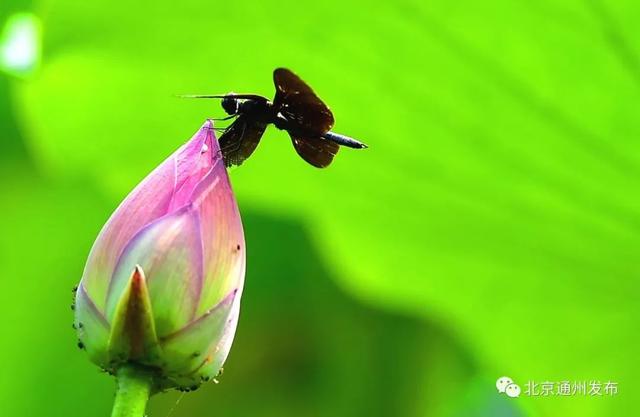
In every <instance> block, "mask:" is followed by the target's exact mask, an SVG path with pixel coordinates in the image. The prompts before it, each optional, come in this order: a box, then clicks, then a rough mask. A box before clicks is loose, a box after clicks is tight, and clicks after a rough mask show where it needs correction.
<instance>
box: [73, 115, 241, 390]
mask: <svg viewBox="0 0 640 417" xmlns="http://www.w3.org/2000/svg"><path fill="white" fill-rule="evenodd" d="M219 153H220V149H219V147H218V142H217V140H216V139H215V137H214V133H213V124H212V123H211V122H210V121H207V122H206V123H205V124H204V125H203V127H202V128H201V129H200V130H199V131H198V132H197V133H196V134H195V135H194V136H193V137H192V138H191V140H189V142H187V143H186V144H185V145H183V146H182V147H181V148H179V149H178V150H177V151H176V152H175V153H174V154H173V155H171V156H170V157H169V158H168V159H167V160H165V161H164V162H163V163H162V164H161V165H160V166H159V167H157V168H156V169H155V170H154V171H153V172H152V173H151V174H149V175H148V176H147V177H146V178H145V179H144V180H143V181H142V182H141V183H140V184H139V185H138V186H137V187H136V188H135V189H134V190H133V191H132V192H131V193H130V194H129V195H128V196H127V198H126V199H125V200H124V201H123V202H122V203H121V204H120V206H119V207H118V208H117V209H116V211H115V213H113V215H112V216H111V218H110V219H109V220H108V222H107V224H106V225H105V226H104V227H103V229H102V231H101V232H100V234H99V236H98V238H97V240H96V241H95V243H94V245H93V248H92V249H91V253H90V254H89V258H88V260H87V264H86V266H85V269H84V273H83V276H82V280H81V282H80V285H79V286H78V288H77V291H76V296H75V323H74V326H75V327H76V329H77V332H78V337H79V340H80V344H81V346H82V347H83V348H84V349H85V350H86V352H87V353H88V355H89V358H90V359H91V360H92V361H93V362H94V363H95V364H97V365H98V366H100V367H101V368H103V369H105V370H107V371H108V372H110V373H113V374H117V372H118V369H120V368H121V367H123V366H124V365H127V366H131V365H132V364H133V365H134V366H139V367H142V368H144V369H146V370H148V372H150V373H151V374H152V375H153V381H154V387H155V388H156V389H167V388H172V387H175V388H179V389H187V390H188V389H193V388H195V387H197V386H199V385H200V384H201V383H202V382H203V381H207V380H209V379H211V378H213V377H215V376H216V375H217V374H218V372H219V371H220V369H221V367H222V365H223V363H224V361H225V359H226V357H227V354H228V353H229V349H230V347H231V343H232V340H233V337H234V334H235V329H236V325H237V321H238V313H239V308H240V296H241V293H242V286H243V282H244V273H245V248H244V235H243V230H242V223H241V220H240V214H239V212H238V207H237V204H236V201H235V198H234V195H233V192H232V190H231V185H230V183H229V177H228V175H227V171H226V170H225V167H224V163H223V161H222V160H221V158H220V155H219Z"/></svg>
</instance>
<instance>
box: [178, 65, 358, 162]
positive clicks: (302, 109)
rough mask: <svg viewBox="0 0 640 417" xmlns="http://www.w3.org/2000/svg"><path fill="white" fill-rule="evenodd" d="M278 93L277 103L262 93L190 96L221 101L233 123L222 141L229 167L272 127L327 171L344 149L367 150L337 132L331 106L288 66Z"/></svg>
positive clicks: (280, 73)
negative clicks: (268, 127)
mask: <svg viewBox="0 0 640 417" xmlns="http://www.w3.org/2000/svg"><path fill="white" fill-rule="evenodd" d="M273 83H274V85H275V88H276V94H275V97H274V99H273V101H271V100H269V99H268V98H266V97H263V96H260V95H257V94H236V93H228V94H213V95H186V96H182V97H188V98H218V99H222V100H221V105H222V109H223V110H224V111H225V112H226V113H227V114H228V117H225V118H223V119H222V120H228V119H233V122H232V123H231V125H229V127H227V128H225V129H224V130H223V133H222V135H221V136H220V139H219V144H220V150H221V153H222V158H223V160H224V164H225V166H226V167H231V166H238V165H241V164H242V163H243V162H244V161H245V160H246V159H247V158H249V157H250V156H251V154H253V152H254V151H255V150H256V148H257V147H258V144H259V143H260V139H261V138H262V136H263V134H264V132H265V130H266V128H267V126H268V125H270V124H272V125H274V126H275V127H276V128H278V129H281V130H284V131H286V132H287V133H288V134H289V136H290V137H291V142H292V144H293V147H294V149H295V150H296V152H297V153H298V155H300V157H302V159H304V160H305V161H306V162H308V163H309V164H311V165H313V166H314V167H317V168H325V167H327V166H329V164H331V162H332V161H333V158H334V157H335V156H336V154H337V153H338V150H339V149H340V146H345V147H348V148H353V149H364V148H367V145H365V144H364V143H362V142H360V141H358V140H356V139H353V138H351V137H349V136H345V135H341V134H339V133H335V132H332V131H331V129H332V128H333V125H334V122H335V120H334V117H333V113H331V110H329V107H328V106H327V105H326V104H325V103H324V102H323V101H322V100H321V99H320V98H319V97H318V96H317V95H316V93H315V92H314V91H313V89H312V88H311V87H309V85H308V84H307V83H305V82H304V81H303V80H302V79H301V78H300V77H298V76H297V75H296V74H294V73H293V72H292V71H290V70H288V69H286V68H276V69H275V70H274V71H273Z"/></svg>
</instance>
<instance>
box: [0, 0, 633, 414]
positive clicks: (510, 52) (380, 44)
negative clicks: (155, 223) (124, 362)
mask: <svg viewBox="0 0 640 417" xmlns="http://www.w3.org/2000/svg"><path fill="white" fill-rule="evenodd" d="M639 19H640V4H638V2H637V1H631V0H619V1H615V2H613V1H609V2H607V1H604V0H602V1H599V0H562V1H552V0H504V1H499V0H493V1H484V2H479V1H467V0H461V1H457V2H449V1H444V0H432V1H419V0H401V1H393V2H385V3H372V2H368V1H337V0H325V1H322V2H301V1H294V0H281V1H278V2H270V1H256V0H245V1H235V2H232V1H228V2H222V1H218V2H216V1H197V0H182V1H180V2H172V1H163V0H158V1H141V2H132V1H122V0H111V1H105V0H96V1H91V2H77V1H71V0H42V1H37V0H34V1H27V0H18V1H11V0H9V2H7V0H2V3H0V33H1V34H2V35H0V146H1V147H0V173H1V175H0V199H1V204H0V236H1V238H0V266H1V268H2V274H1V277H0V317H2V336H1V342H2V343H0V357H1V358H2V367H1V371H0V415H3V416H32V415H33V416H35V415H39V416H44V415H49V416H88V415H92V416H101V415H103V416H104V415H109V413H110V407H111V402H112V398H113V392H114V386H113V385H114V384H113V380H112V379H111V377H109V376H108V375H105V374H101V373H100V372H99V370H98V369H97V368H96V367H95V366H93V365H92V364H90V363H89V361H88V360H87V358H86V357H85V355H84V353H83V352H81V351H79V350H78V349H77V348H76V346H75V335H74V332H73V330H72V329H71V322H72V312H71V311H70V310H69V305H70V303H71V292H70V291H71V288H72V286H73V285H75V284H76V283H77V282H78V281H79V279H80V275H81V273H82V269H83V266H84V261H85V259H86V256H87V254H88V251H89V249H90V247H91V244H92V242H93V239H94V238H95V236H96V235H97V233H98V231H99V230H100V228H101V226H102V225H103V223H104V222H105V221H106V219H107V217H108V216H109V214H110V213H111V212H112V211H113V210H114V208H115V207H116V206H117V204H118V203H119V201H121V200H122V199H123V198H124V196H125V195H126V194H127V193H128V192H129V191H130V190H131V189H132V187H133V186H134V185H135V184H136V183H137V182H138V181H139V180H140V179H141V178H143V177H144V176H145V175H146V173H148V172H149V171H150V170H151V169H152V168H153V167H154V166H156V165H157V164H159V163H160V162H161V161H162V160H163V159H164V158H165V157H166V156H167V155H168V154H170V153H171V152H172V151H173V150H174V149H175V148H177V147H178V146H179V145H180V144H181V143H182V142H184V141H186V140H187V139H188V138H189V137H191V135H192V133H193V132H195V130H196V129H198V128H199V127H200V125H201V124H202V122H203V121H204V120H205V119H206V118H207V117H221V116H223V115H224V114H223V112H222V110H221V109H220V108H219V106H218V103H216V102H213V101H211V102H209V101H196V100H193V101H188V100H181V99H177V98H175V97H174V95H175V94H182V93H225V92H227V91H236V92H255V93H260V94H264V95H267V96H271V95H272V94H273V86H272V82H271V72H272V70H273V69H274V68H275V67H277V66H286V67H289V68H291V69H293V70H294V71H296V72H297V73H298V74H299V75H301V76H302V78H303V79H305V80H306V81H308V82H309V83H310V84H311V85H312V86H313V87H314V89H315V90H316V92H317V93H318V94H319V95H320V97H322V98H323V99H324V100H325V101H326V102H327V103H328V104H329V105H330V106H331V108H332V110H333V111H334V113H335V115H336V119H337V123H336V126H335V130H336V131H338V132H342V133H345V134H349V135H353V136H354V137H356V138H358V139H361V140H363V141H365V142H366V143H368V144H369V145H370V149H368V150H366V151H352V150H348V149H345V150H342V151H341V152H340V154H339V155H338V157H337V158H336V160H335V162H334V164H333V165H332V166H331V167H330V168H328V169H326V170H317V169H314V168H312V167H310V166H308V165H307V164H305V163H304V162H303V161H302V160H301V159H300V158H298V157H297V155H296V154H295V152H294V151H293V149H292V146H291V144H290V141H289V139H288V137H287V136H286V134H285V133H283V132H281V131H277V130H276V129H270V130H268V131H267V133H266V135H265V137H264V139H263V141H262V143H261V146H260V147H259V148H258V150H257V151H256V153H255V154H254V156H253V157H252V158H251V159H250V160H249V161H248V162H246V163H245V164H244V165H243V166H242V167H240V168H238V169H235V170H233V171H232V172H231V179H232V182H233V186H234V189H235V191H236V193H237V198H238V201H239V205H240V208H241V212H242V215H243V221H244V223H245V230H246V235H247V236H246V238H247V246H248V270H247V278H246V288H245V295H244V298H243V309H242V314H241V319H240V324H239V330H238V333H237V336H236V342H235V345H234V347H233V349H232V351H231V355H230V357H229V359H228V361H227V363H226V365H225V373H224V375H223V376H222V378H221V381H220V384H218V385H214V384H210V385H207V386H205V387H203V388H201V389H200V390H198V391H196V392H194V393H189V394H186V395H184V396H183V395H181V394H180V393H176V392H171V393H167V394H162V395H158V396H156V397H154V398H152V400H151V402H150V405H149V409H148V414H149V415H150V416H152V417H168V416H171V417H179V416H238V417H240V416H332V417H341V416H411V417H413V416H415V417H418V416H420V417H422V416H436V417H444V416H492V417H498V416H504V417H512V416H513V417H515V416H523V417H524V416H569V417H570V416H581V417H591V416H628V415H631V414H632V413H633V411H634V410H637V409H638V407H639V406H640V396H639V395H638V392H639V390H640V378H639V377H640V362H639V361H638V358H637V352H638V349H639V348H640V343H639V341H640V337H639V336H638V319H639V316H640V309H639V308H638V295H639V294H640V291H639V290H640V288H639V287H640V285H639V281H638V276H639V273H640V255H639V252H640V251H639V249H640V193H639V192H638V190H639V185H640V141H639V140H638V139H639V137H640V58H639V56H640V55H639V54H640V43H639V41H638V39H640V29H639V28H640V25H638V21H639ZM16 51H18V52H19V53H17V54H16ZM503 375H508V376H510V377H511V378H513V379H514V380H515V381H516V382H518V383H520V385H521V386H522V387H523V391H524V384H525V382H526V381H529V380H534V381H538V382H540V381H562V380H570V381H573V380H579V381H581V380H601V381H603V382H604V381H609V380H611V381H615V382H617V383H618V384H619V392H618V395H615V396H603V397H589V396H571V397H550V398H540V397H537V398H536V397H526V396H524V395H523V396H521V397H520V398H517V399H509V398H507V397H505V396H504V395H502V396H500V395H498V394H497V393H496V390H495V385H494V384H495V381H496V379H497V378H498V377H499V376H503Z"/></svg>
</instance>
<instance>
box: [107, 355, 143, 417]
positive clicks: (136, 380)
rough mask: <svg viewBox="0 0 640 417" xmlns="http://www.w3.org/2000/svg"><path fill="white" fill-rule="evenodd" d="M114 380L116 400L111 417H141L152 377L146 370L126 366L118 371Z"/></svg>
mask: <svg viewBox="0 0 640 417" xmlns="http://www.w3.org/2000/svg"><path fill="white" fill-rule="evenodd" d="M116 380H117V387H116V399H115V402H114V403H113V411H112V412H111V417H143V416H144V410H145V408H146V407H147V400H149V395H150V393H151V385H152V383H153V375H152V374H151V373H150V372H149V371H148V370H146V369H142V368H140V367H136V366H132V365H128V366H123V367H121V368H120V369H119V370H118V373H117V375H116Z"/></svg>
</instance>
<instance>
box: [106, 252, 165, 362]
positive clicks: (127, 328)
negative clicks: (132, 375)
mask: <svg viewBox="0 0 640 417" xmlns="http://www.w3.org/2000/svg"><path fill="white" fill-rule="evenodd" d="M109 356H110V365H111V366H113V367H117V365H118V364H121V363H124V362H128V361H132V362H138V363H141V364H145V365H156V364H158V363H159V361H160V358H161V351H160V345H159V343H158V337H157V335H156V329H155V323H154V319H153V311H152V310H151V300H150V298H149V290H148V288H147V282H146V279H145V275H144V271H143V270H142V268H141V267H140V266H139V265H136V267H135V269H134V270H133V273H132V274H131V278H130V279H129V282H128V284H127V287H126V289H125V290H124V291H123V293H122V296H121V297H120V300H119V301H118V305H117V307H116V310H115V314H114V316H113V321H112V325H111V334H110V335H109Z"/></svg>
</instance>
